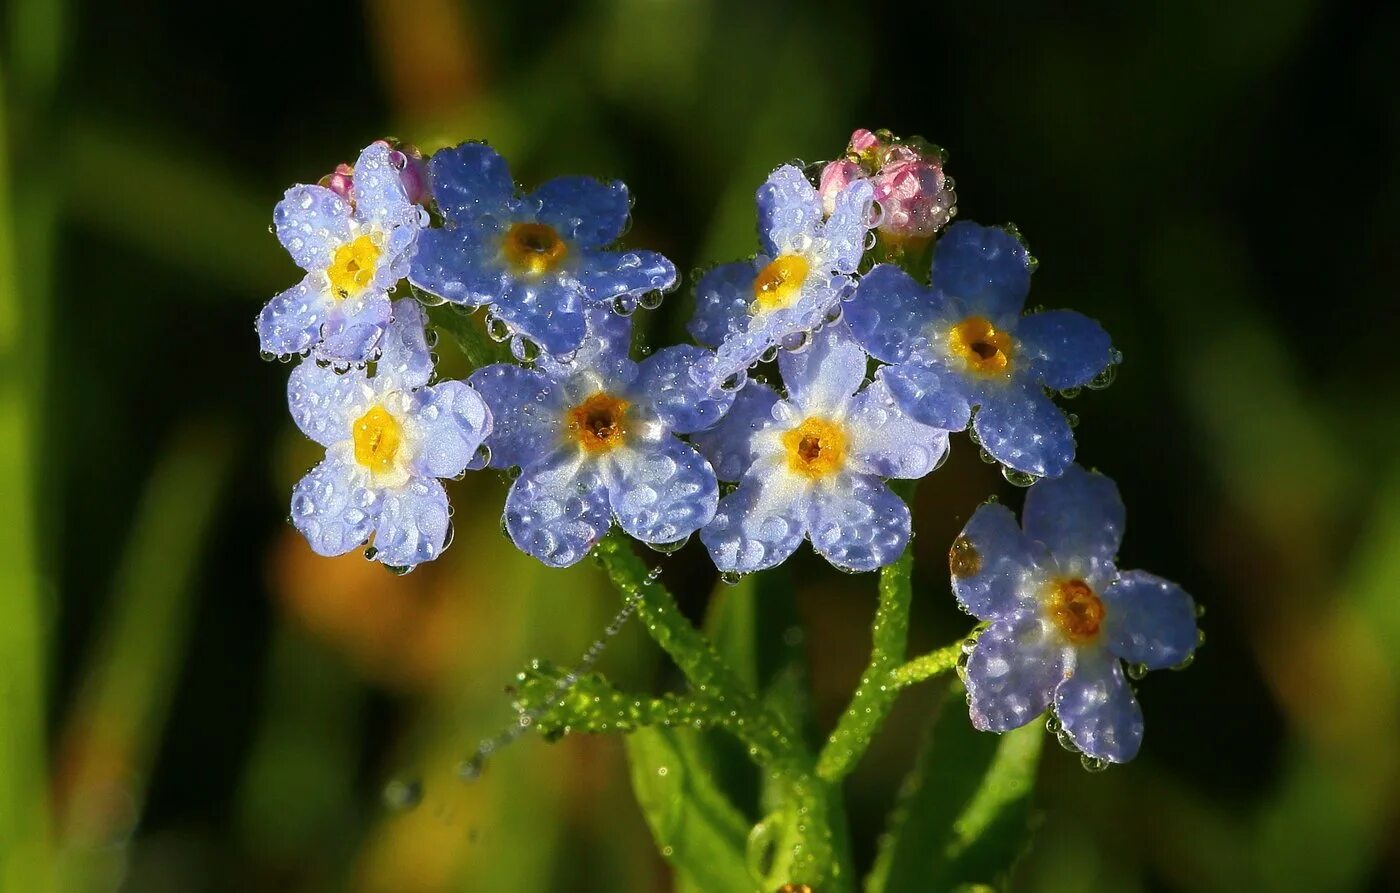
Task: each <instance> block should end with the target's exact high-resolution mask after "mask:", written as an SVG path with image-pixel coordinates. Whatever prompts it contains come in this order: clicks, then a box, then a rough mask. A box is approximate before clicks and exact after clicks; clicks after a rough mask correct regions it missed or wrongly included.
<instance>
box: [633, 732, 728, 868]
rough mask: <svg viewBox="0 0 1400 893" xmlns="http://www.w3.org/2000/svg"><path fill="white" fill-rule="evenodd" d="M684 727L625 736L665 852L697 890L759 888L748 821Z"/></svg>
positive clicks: (637, 784)
mask: <svg viewBox="0 0 1400 893" xmlns="http://www.w3.org/2000/svg"><path fill="white" fill-rule="evenodd" d="M696 738H697V735H696V733H694V732H692V731H690V730H686V729H673V728H648V729H639V730H638V731H636V732H633V733H632V734H631V735H629V736H627V739H626V740H627V756H628V758H629V760H630V762H631V765H632V787H633V790H634V791H635V793H636V795H637V803H638V804H639V805H640V806H641V809H642V814H643V815H644V816H645V817H646V820H647V824H648V825H649V826H650V827H651V832H652V836H654V837H655V838H656V845H657V847H658V848H660V850H661V854H662V855H663V856H665V857H666V859H667V861H669V862H670V863H671V864H672V865H674V866H675V867H676V871H677V872H678V873H679V874H680V875H681V876H682V877H683V878H684V879H685V882H686V883H688V884H690V885H691V886H692V887H693V888H695V889H698V890H725V891H744V890H753V889H755V881H754V879H753V878H752V877H750V876H749V871H748V868H747V866H746V863H745V849H746V845H747V840H748V833H749V826H748V822H746V821H745V820H744V817H743V816H742V815H741V814H740V813H739V810H738V809H736V808H735V807H734V804H732V803H731V802H730V801H729V798H728V797H726V796H725V795H724V793H723V792H722V791H721V790H720V789H719V788H718V787H717V786H716V785H715V781H714V778H713V777H712V775H711V773H710V769H709V766H708V765H706V761H705V760H704V758H703V757H702V756H701V750H700V748H699V747H698V746H697V741H696Z"/></svg>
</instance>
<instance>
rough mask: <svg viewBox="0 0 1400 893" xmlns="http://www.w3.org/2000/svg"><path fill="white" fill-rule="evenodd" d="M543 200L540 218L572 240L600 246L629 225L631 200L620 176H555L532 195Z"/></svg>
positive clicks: (585, 246) (537, 199)
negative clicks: (618, 178)
mask: <svg viewBox="0 0 1400 893" xmlns="http://www.w3.org/2000/svg"><path fill="white" fill-rule="evenodd" d="M530 198H531V199H533V200H534V201H537V202H539V203H540V210H539V214H538V215H537V219H538V220H539V221H540V222H541V223H547V224H549V225H550V226H552V227H554V229H555V230H557V231H558V233H559V234H560V235H561V236H563V237H564V238H565V239H566V240H568V241H569V242H572V243H575V244H577V245H579V246H580V247H583V248H601V247H603V246H604V245H607V244H609V243H610V242H613V241H615V240H616V239H617V238H618V237H619V236H621V235H622V232H623V230H625V229H626V228H627V216H628V215H629V214H630V213H631V212H632V200H631V199H630V198H628V196H627V186H626V185H625V184H624V183H623V182H622V181H621V180H613V181H611V182H604V181H603V180H598V179H595V178H593V177H555V178H554V179H553V180H550V181H549V182H547V183H545V184H544V185H543V186H541V187H540V188H539V189H536V190H535V191H534V194H532V195H531V196H530Z"/></svg>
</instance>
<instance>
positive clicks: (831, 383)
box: [693, 322, 948, 573]
mask: <svg viewBox="0 0 1400 893" xmlns="http://www.w3.org/2000/svg"><path fill="white" fill-rule="evenodd" d="M867 359H868V358H867V357H866V355H865V351H863V350H861V348H860V346H859V345H858V344H856V342H855V341H854V339H852V338H851V335H850V333H849V332H848V331H847V330H846V327H845V325H844V324H842V323H839V322H837V323H832V324H829V325H827V326H826V327H825V328H824V329H822V330H820V331H818V332H817V333H816V334H815V335H814V336H813V338H812V342H811V344H810V345H809V346H808V347H807V348H806V349H805V350H803V351H801V352H784V353H782V354H780V355H779V356H778V367H779V369H780V370H781V372H782V376H783V383H784V384H785V385H786V386H787V399H780V398H779V397H778V395H777V394H776V393H774V391H773V390H772V389H771V388H769V387H767V386H766V385H763V384H761V383H759V382H756V381H750V382H749V383H748V384H746V385H745V386H744V389H743V390H742V391H740V392H739V396H738V399H737V400H736V401H735V405H734V407H733V408H732V409H731V410H730V411H729V414H728V415H726V416H725V418H724V419H723V420H722V421H721V422H720V423H719V424H718V425H716V426H715V427H714V428H712V429H710V430H709V431H703V432H701V433H699V434H696V435H695V437H694V438H693V439H694V440H695V442H696V445H697V446H699V447H700V449H701V451H702V452H704V453H705V454H706V455H707V456H708V457H709V458H710V460H711V462H713V463H714V466H715V468H716V470H717V471H718V473H719V476H720V477H721V478H723V479H725V480H738V481H739V488H738V489H737V490H735V491H734V492H733V493H730V494H729V495H727V496H725V497H724V499H722V500H721V501H720V504H719V509H718V510H717V511H716V512H715V518H714V520H713V521H712V522H710V524H709V525H708V526H707V527H706V528H705V529H704V530H702V531H701V532H700V539H701V540H702V541H703V542H704V543H705V545H706V546H707V547H708V548H709V550H710V555H711V557H712V558H713V559H714V562H715V565H716V567H718V568H719V569H720V570H721V571H723V572H727V573H747V572H749V571H757V570H762V569H763V568H767V567H773V566H774V565H776V564H779V563H781V562H782V561H783V560H784V559H786V558H787V557H788V556H789V555H791V554H792V553H793V552H794V551H795V550H796V549H797V547H798V545H799V544H801V542H802V540H803V538H804V537H805V538H808V539H810V540H811V541H812V546H813V548H815V549H816V550H817V551H818V552H819V553H821V555H822V556H823V557H825V558H826V559H827V560H828V561H830V562H831V563H832V564H834V565H836V566H837V567H839V568H843V569H845V570H851V571H868V570H874V569H875V568H878V567H881V566H883V565H886V564H889V563H890V562H892V561H894V560H895V559H896V558H898V557H899V554H900V553H901V552H903V551H904V547H905V545H906V544H907V543H908V541H909V508H908V506H906V505H905V504H904V501H903V500H901V499H900V498H899V497H898V496H896V495H895V494H894V493H893V492H891V491H890V489H889V487H887V486H886V485H885V482H884V480H883V479H884V478H892V477H893V478H919V477H923V476H924V475H926V474H928V473H929V472H930V471H932V470H933V469H934V468H936V467H937V466H938V463H939V462H940V460H941V459H942V458H943V456H944V454H945V453H946V452H947V449H948V432H946V431H942V430H939V429H936V428H931V427H928V426H926V425H921V424H919V423H918V422H915V421H913V420H912V419H910V418H909V417H908V416H907V415H905V414H904V412H903V411H901V410H900V408H899V407H898V406H897V405H896V404H895V403H894V401H893V400H891V399H890V395H889V390H888V388H887V387H886V385H885V383H884V381H883V380H882V379H880V378H878V377H877V378H876V379H875V381H874V382H872V383H870V384H868V385H866V384H865V371H866V363H867ZM862 385H864V386H862Z"/></svg>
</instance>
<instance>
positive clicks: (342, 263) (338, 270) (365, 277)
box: [326, 236, 379, 298]
mask: <svg viewBox="0 0 1400 893" xmlns="http://www.w3.org/2000/svg"><path fill="white" fill-rule="evenodd" d="M378 263H379V246H378V245H377V244H375V241H374V239H373V237H371V236H359V237H357V238H356V239H355V240H354V241H352V242H346V243H345V244H344V245H341V246H340V247H339V248H337V249H335V255H334V256H333V257H332V258H331V265H330V266H329V267H326V278H328V279H330V281H331V291H332V292H334V294H335V296H336V297H337V298H348V297H350V296H351V295H357V294H359V293H360V292H362V291H364V290H365V289H366V288H367V287H368V286H369V284H370V283H371V282H373V281H374V268H375V266H376V265H377V264H378Z"/></svg>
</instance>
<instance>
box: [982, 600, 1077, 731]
mask: <svg viewBox="0 0 1400 893" xmlns="http://www.w3.org/2000/svg"><path fill="white" fill-rule="evenodd" d="M1064 671H1065V649H1064V646H1063V645H1062V643H1061V642H1060V640H1059V639H1058V638H1057V637H1056V636H1055V635H1053V634H1052V632H1051V631H1050V630H1048V629H1047V628H1046V626H1045V623H1044V622H1043V621H1042V620H1041V619H1040V616H1039V615H1038V614H1037V613H1036V612H1035V611H1022V612H1018V613H1016V614H1013V615H1011V616H1009V617H1003V618H1000V619H998V620H996V621H994V622H993V623H992V625H991V626H989V627H987V629H986V630H984V631H983V632H982V634H981V635H980V636H978V637H977V645H976V647H974V648H973V649H972V654H971V655H969V656H968V660H967V668H966V671H965V673H964V682H965V683H966V684H967V694H968V697H969V702H968V712H969V714H970V715H971V717H972V724H973V725H974V726H975V727H977V728H978V729H981V730H982V731H984V732H1005V731H1009V730H1010V729H1015V728H1020V727H1021V726H1023V725H1025V724H1026V723H1028V722H1030V721H1031V720H1033V719H1035V718H1036V717H1037V716H1039V715H1040V714H1041V713H1043V712H1045V708H1046V707H1049V706H1050V699H1051V697H1052V693H1053V692H1054V690H1055V686H1056V685H1058V684H1059V683H1060V681H1061V680H1062V679H1063V678H1064Z"/></svg>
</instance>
